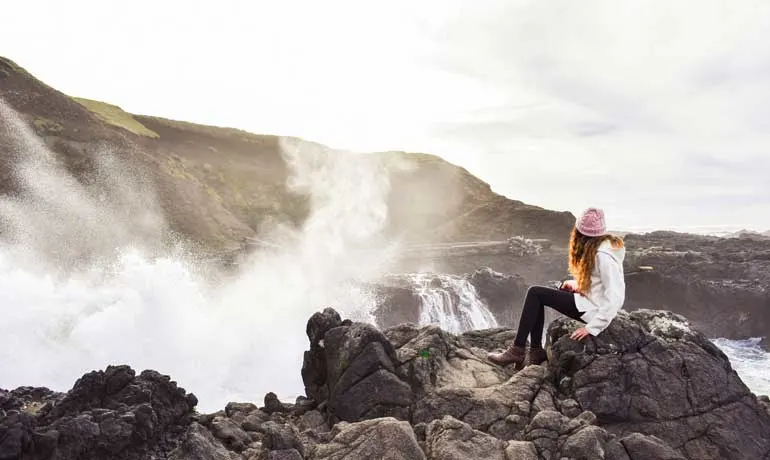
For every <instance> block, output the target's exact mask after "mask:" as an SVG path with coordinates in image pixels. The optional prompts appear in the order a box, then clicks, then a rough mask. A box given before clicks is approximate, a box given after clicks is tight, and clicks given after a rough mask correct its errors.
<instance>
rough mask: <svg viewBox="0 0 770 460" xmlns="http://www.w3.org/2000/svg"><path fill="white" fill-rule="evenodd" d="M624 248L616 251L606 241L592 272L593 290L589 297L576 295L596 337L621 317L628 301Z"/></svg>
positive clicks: (580, 309) (600, 247)
mask: <svg viewBox="0 0 770 460" xmlns="http://www.w3.org/2000/svg"><path fill="white" fill-rule="evenodd" d="M625 256H626V249H625V248H624V247H621V248H614V247H612V243H611V242H610V241H604V242H603V243H602V244H600V245H599V248H598V250H597V251H596V263H595V264H594V269H593V272H592V273H591V290H590V292H588V294H587V295H586V296H583V295H581V294H578V293H575V306H577V309H578V311H580V312H583V316H582V317H581V318H582V319H583V321H585V322H586V326H585V328H586V330H588V333H589V334H591V335H593V336H597V335H599V333H601V332H602V331H603V330H604V329H606V328H607V326H609V325H610V322H611V321H612V320H613V319H614V318H615V316H616V315H617V314H618V311H619V310H620V308H621V307H623V303H624V302H625V299H626V282H625V279H624V277H623V259H624V258H625Z"/></svg>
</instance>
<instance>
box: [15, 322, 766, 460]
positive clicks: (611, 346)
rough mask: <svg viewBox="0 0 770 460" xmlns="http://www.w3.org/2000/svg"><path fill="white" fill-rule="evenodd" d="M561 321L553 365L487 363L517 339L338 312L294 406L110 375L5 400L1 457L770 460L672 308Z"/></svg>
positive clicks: (25, 390) (313, 337)
mask: <svg viewBox="0 0 770 460" xmlns="http://www.w3.org/2000/svg"><path fill="white" fill-rule="evenodd" d="M574 327H576V323H574V322H572V321H571V320H567V319H558V320H556V321H554V322H553V323H552V324H551V326H550V328H549V331H548V336H549V337H548V339H549V340H548V342H549V351H550V358H551V359H550V362H549V363H548V364H547V365H541V366H528V367H526V368H525V369H523V370H521V371H519V372H514V370H513V369H510V368H503V367H499V366H495V365H492V364H491V363H490V362H489V361H488V360H487V359H486V357H485V356H486V353H487V351H489V350H494V349H498V348H502V347H504V346H506V345H507V344H508V343H509V342H510V341H511V340H512V339H513V337H514V332H513V331H511V330H509V329H502V328H501V329H492V330H481V331H472V332H468V333H464V334H461V335H453V334H449V333H447V332H445V331H442V330H441V329H439V328H437V327H433V326H426V327H417V326H415V325H411V324H401V325H398V326H395V327H392V328H389V329H386V330H384V331H380V330H378V329H376V328H375V327H374V326H372V325H369V324H364V323H356V322H351V321H349V320H343V319H342V318H341V317H340V315H339V314H338V313H337V312H336V311H335V310H333V309H330V308H329V309H326V310H324V311H323V312H318V313H316V314H314V315H313V316H312V317H311V318H310V320H309V321H308V323H307V330H306V332H307V335H308V339H309V341H310V347H309V350H307V351H306V352H305V356H304V362H303V365H302V371H301V372H302V378H303V381H304V384H305V389H306V396H307V397H300V398H298V400H297V401H296V403H295V404H287V403H283V402H281V401H279V400H278V398H277V397H276V396H275V394H272V393H269V394H268V395H266V396H265V400H264V404H263V405H262V406H260V407H258V406H257V405H256V404H252V403H243V402H233V403H230V404H228V405H227V407H226V408H225V409H224V410H222V411H220V412H217V413H213V414H198V413H196V412H195V410H194V407H195V405H196V404H197V400H196V398H195V396H193V395H192V394H189V393H187V392H186V391H185V390H184V389H181V388H179V387H178V386H177V384H176V383H175V382H173V381H171V379H170V378H169V377H167V376H163V375H161V374H158V373H157V372H155V371H144V372H142V373H141V374H140V375H138V376H137V375H136V374H135V372H134V371H133V370H132V369H130V368H129V367H127V366H111V367H109V368H107V369H106V370H105V371H98V372H91V373H89V374H86V375H85V376H83V377H82V378H81V379H79V380H78V381H77V382H76V383H75V386H74V387H73V389H72V390H70V391H69V392H68V393H66V394H62V393H54V392H52V391H50V390H48V389H45V388H32V387H22V388H18V389H16V390H13V391H0V460H7V459H25V460H26V459H32V460H38V459H40V460H43V459H46V460H48V459H51V460H53V459H56V460H68V459H81V460H96V459H100V460H103V459H116V460H139V459H158V460H160V459H167V460H183V459H185V460H186V459H190V460H235V459H239V460H240V459H244V460H263V459H264V460H358V459H390V460H420V459H424V460H439V459H454V460H465V459H469V460H470V459H474V460H477V459H484V460H519V459H521V460H540V459H543V460H565V459H573V460H578V459H585V460H589V459H590V460H597V459H605V460H642V459H644V460H656V459H657V460H675V459H677V460H681V459H687V460H695V459H697V460H706V459H730V460H744V459H745V460H770V401H768V399H767V398H766V397H757V396H755V395H754V394H752V393H751V392H750V391H749V389H748V388H747V387H746V385H744V384H743V382H742V381H741V380H740V378H739V377H738V376H737V374H736V373H735V371H734V370H733V369H732V368H731V366H730V363H729V361H728V359H727V357H726V356H725V355H724V354H723V353H722V352H721V351H720V350H719V349H718V348H717V347H715V346H714V345H713V344H712V343H711V342H709V341H708V340H707V339H706V337H705V336H703V335H702V334H701V333H700V332H698V331H696V330H694V329H693V328H692V327H691V325H690V324H689V323H688V322H687V320H686V319H685V318H683V317H681V316H678V315H675V314H673V313H670V312H666V311H653V310H639V311H635V312H632V313H625V312H624V313H622V314H621V315H620V316H619V317H618V318H617V319H616V320H615V321H613V323H612V325H611V326H610V327H609V328H608V329H607V330H606V331H605V333H603V334H602V335H601V336H600V337H598V338H590V339H588V340H587V341H584V342H575V341H572V340H570V339H569V333H570V332H571V331H572V330H573V329H574Z"/></svg>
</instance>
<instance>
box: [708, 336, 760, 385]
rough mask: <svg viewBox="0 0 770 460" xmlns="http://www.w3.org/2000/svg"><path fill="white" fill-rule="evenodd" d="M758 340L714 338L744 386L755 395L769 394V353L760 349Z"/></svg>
mask: <svg viewBox="0 0 770 460" xmlns="http://www.w3.org/2000/svg"><path fill="white" fill-rule="evenodd" d="M760 342H761V339H759V338H752V339H746V340H729V339H724V338H718V339H716V340H714V343H715V344H716V346H718V347H719V348H720V349H721V350H722V351H723V352H724V353H725V354H726V355H727V356H728V357H729V358H730V364H731V365H732V366H733V369H735V371H736V372H737V373H738V375H739V376H740V377H741V380H743V382H744V383H746V386H748V387H749V388H750V389H751V391H753V392H754V393H755V394H757V395H768V396H770V353H768V352H767V351H765V350H764V349H762V347H761V346H760Z"/></svg>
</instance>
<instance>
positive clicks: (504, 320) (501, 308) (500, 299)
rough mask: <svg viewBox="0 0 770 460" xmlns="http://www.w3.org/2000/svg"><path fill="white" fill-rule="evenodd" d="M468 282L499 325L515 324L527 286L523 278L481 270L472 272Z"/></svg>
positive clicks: (485, 269) (490, 270) (486, 269)
mask: <svg viewBox="0 0 770 460" xmlns="http://www.w3.org/2000/svg"><path fill="white" fill-rule="evenodd" d="M469 281H470V282H471V284H473V286H474V287H475V288H476V291H477V292H478V293H479V297H480V298H481V299H482V300H484V302H485V303H486V304H487V306H488V307H489V310H490V311H491V312H492V314H494V315H495V318H497V321H498V322H499V323H500V324H503V325H507V326H512V325H514V324H516V321H517V320H518V318H519V316H520V315H521V308H522V304H523V302H524V296H525V295H526V294H527V288H528V285H527V283H526V281H524V278H522V277H521V276H518V275H517V276H511V275H504V274H502V273H498V272H496V271H494V270H492V269H490V268H483V269H480V270H476V271H475V272H473V274H472V275H471V276H470V277H469Z"/></svg>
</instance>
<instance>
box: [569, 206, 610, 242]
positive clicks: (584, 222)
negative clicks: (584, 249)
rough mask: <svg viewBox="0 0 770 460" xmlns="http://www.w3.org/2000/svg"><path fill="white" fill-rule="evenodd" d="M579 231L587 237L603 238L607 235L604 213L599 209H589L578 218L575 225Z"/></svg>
mask: <svg viewBox="0 0 770 460" xmlns="http://www.w3.org/2000/svg"><path fill="white" fill-rule="evenodd" d="M575 227H577V229H578V231H579V232H580V233H582V234H583V235H585V236H603V235H606V234H607V224H606V223H605V221H604V211H602V210H601V209H598V208H588V209H586V210H585V211H583V215H581V216H580V218H578V220H577V223H576V224H575Z"/></svg>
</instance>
